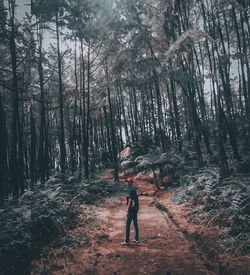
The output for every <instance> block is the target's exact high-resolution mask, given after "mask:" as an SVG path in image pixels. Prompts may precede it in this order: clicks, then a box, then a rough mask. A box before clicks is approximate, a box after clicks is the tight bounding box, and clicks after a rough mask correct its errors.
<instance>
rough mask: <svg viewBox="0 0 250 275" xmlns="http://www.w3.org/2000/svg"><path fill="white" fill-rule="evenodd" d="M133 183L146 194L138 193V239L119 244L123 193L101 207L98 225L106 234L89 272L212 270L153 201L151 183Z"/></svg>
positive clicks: (123, 218) (167, 200)
mask: <svg viewBox="0 0 250 275" xmlns="http://www.w3.org/2000/svg"><path fill="white" fill-rule="evenodd" d="M135 185H136V187H137V189H138V193H139V194H140V193H141V192H142V193H143V194H145V193H147V194H149V196H140V197H139V200H140V211H139V214H138V221H139V231H140V233H139V235H140V241H141V242H140V243H139V244H131V245H129V246H126V247H122V246H121V245H120V242H121V241H123V240H124V239H125V222H126V201H125V198H124V197H123V198H121V199H120V200H119V201H118V202H116V203H114V204H112V205H109V206H107V207H104V208H103V209H102V213H101V214H100V215H101V219H102V228H106V232H107V234H108V241H106V242H105V243H103V245H101V246H100V247H99V253H100V254H101V257H100V258H99V261H98V263H97V264H96V266H95V267H94V269H93V270H92V272H93V273H94V274H164V275H166V274H215V271H216V270H215V268H214V269H213V268H212V262H210V261H209V260H208V259H207V257H206V255H205V254H203V253H202V252H201V250H200V249H199V248H198V246H197V245H196V244H195V243H194V242H192V243H191V242H190V241H189V240H188V238H187V236H186V235H187V233H186V234H185V233H183V231H182V229H181V228H180V226H179V225H177V223H176V222H175V221H173V217H172V215H171V214H169V212H168V213H167V212H166V211H164V210H166V209H167V208H166V207H164V206H163V205H161V204H160V203H156V202H155V200H156V199H155V197H154V196H151V195H152V194H153V193H154V192H155V191H156V190H155V187H154V186H153V185H151V184H149V183H147V182H145V181H136V182H135ZM160 192H161V191H160ZM165 193H166V192H165ZM159 196H160V194H159ZM164 202H165V203H169V204H172V203H171V202H170V198H169V196H168V197H167V198H164ZM157 206H158V207H157ZM160 206H162V207H160ZM159 208H162V209H161V210H159ZM180 222H181V220H180ZM184 232H185V231H184ZM130 237H131V238H134V227H133V224H131V234H130Z"/></svg>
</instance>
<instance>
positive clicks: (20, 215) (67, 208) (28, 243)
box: [0, 174, 126, 274]
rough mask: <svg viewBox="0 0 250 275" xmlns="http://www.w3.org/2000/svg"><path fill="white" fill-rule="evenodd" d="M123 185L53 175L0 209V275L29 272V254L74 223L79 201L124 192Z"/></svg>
mask: <svg viewBox="0 0 250 275" xmlns="http://www.w3.org/2000/svg"><path fill="white" fill-rule="evenodd" d="M125 188H126V187H125V185H122V184H117V183H114V182H108V181H105V180H102V179H94V180H92V181H90V183H87V182H84V181H82V182H79V181H78V180H77V178H76V177H67V176H66V175H61V174H57V175H55V177H53V178H51V179H50V180H48V181H47V182H46V183H45V185H37V186H36V188H35V190H34V191H31V190H29V191H27V192H25V193H24V194H23V196H22V197H21V198H20V199H19V200H18V201H14V200H12V199H8V200H6V201H4V203H3V205H2V207H1V208H0V274H29V273H30V270H29V269H30V262H31V259H32V257H37V256H39V255H40V251H41V247H42V246H43V245H44V244H47V243H48V242H50V241H51V240H53V239H54V238H56V237H57V236H58V235H59V234H65V232H66V231H65V229H67V228H72V226H75V224H76V217H77V214H78V213H79V212H78V211H79V210H78V206H79V205H80V204H83V203H85V204H95V203H96V202H97V200H98V199H99V198H100V197H102V198H105V197H109V196H111V195H114V194H118V193H119V192H124V191H125Z"/></svg>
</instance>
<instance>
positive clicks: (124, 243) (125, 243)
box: [121, 241, 129, 245]
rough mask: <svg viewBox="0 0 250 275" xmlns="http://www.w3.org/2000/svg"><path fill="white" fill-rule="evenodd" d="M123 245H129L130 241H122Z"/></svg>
mask: <svg viewBox="0 0 250 275" xmlns="http://www.w3.org/2000/svg"><path fill="white" fill-rule="evenodd" d="M121 245H129V243H127V242H126V241H124V242H121Z"/></svg>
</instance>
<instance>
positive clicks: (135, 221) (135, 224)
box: [133, 213, 139, 241]
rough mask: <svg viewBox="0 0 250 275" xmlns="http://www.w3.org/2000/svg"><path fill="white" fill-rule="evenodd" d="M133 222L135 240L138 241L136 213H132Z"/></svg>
mask: <svg viewBox="0 0 250 275" xmlns="http://www.w3.org/2000/svg"><path fill="white" fill-rule="evenodd" d="M133 223H134V227H135V240H136V241H139V228H138V222H137V213H135V214H134V215H133Z"/></svg>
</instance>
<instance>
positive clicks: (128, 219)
mask: <svg viewBox="0 0 250 275" xmlns="http://www.w3.org/2000/svg"><path fill="white" fill-rule="evenodd" d="M131 221H132V217H131V214H129V216H128V217H127V222H126V243H129V232H130V224H131Z"/></svg>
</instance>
